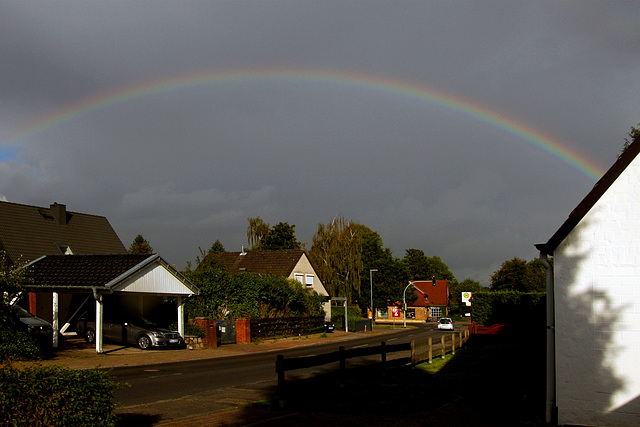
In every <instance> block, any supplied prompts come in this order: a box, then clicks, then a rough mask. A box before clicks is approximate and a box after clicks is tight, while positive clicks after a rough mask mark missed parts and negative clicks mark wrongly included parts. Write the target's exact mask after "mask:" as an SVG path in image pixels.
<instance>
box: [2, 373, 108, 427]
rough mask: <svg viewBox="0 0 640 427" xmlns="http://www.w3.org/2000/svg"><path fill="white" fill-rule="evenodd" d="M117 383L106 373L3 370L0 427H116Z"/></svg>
mask: <svg viewBox="0 0 640 427" xmlns="http://www.w3.org/2000/svg"><path fill="white" fill-rule="evenodd" d="M115 386H116V385H115V383H114V382H113V381H112V380H111V379H109V378H108V376H107V374H106V372H102V371H98V370H97V369H91V370H73V369H69V368H64V367H60V366H49V367H47V366H34V367H28V368H25V369H22V370H20V369H16V368H13V367H12V366H10V365H4V366H2V367H0V424H1V425H9V426H90V425H94V426H96V425H100V426H113V425H115V423H116V416H115V414H114V413H113V410H114V409H115V403H114V401H113V391H114V389H115Z"/></svg>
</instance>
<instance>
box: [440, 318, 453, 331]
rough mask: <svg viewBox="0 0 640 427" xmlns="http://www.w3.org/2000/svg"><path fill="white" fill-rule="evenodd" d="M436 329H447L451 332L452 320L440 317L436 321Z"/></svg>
mask: <svg viewBox="0 0 640 427" xmlns="http://www.w3.org/2000/svg"><path fill="white" fill-rule="evenodd" d="M438 329H448V330H450V331H453V320H451V319H449V318H448V317H441V318H440V320H438Z"/></svg>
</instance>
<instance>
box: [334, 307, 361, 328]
mask: <svg viewBox="0 0 640 427" xmlns="http://www.w3.org/2000/svg"><path fill="white" fill-rule="evenodd" d="M347 319H348V322H349V330H350V331H355V330H356V322H357V321H358V320H362V312H361V311H360V307H358V306H351V305H350V306H347ZM331 321H332V322H333V324H334V325H335V326H336V330H339V331H340V330H341V331H344V306H342V305H332V306H331Z"/></svg>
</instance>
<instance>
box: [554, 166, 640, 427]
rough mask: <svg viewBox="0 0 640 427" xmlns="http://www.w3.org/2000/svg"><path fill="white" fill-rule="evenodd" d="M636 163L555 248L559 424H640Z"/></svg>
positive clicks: (639, 178) (639, 184) (639, 186)
mask: <svg viewBox="0 0 640 427" xmlns="http://www.w3.org/2000/svg"><path fill="white" fill-rule="evenodd" d="M639 161H640V157H638V158H636V160H634V162H633V163H632V164H631V165H629V167H627V169H626V170H625V171H624V172H623V174H622V175H621V176H620V177H619V178H618V179H617V180H616V182H614V183H613V185H612V186H611V187H610V188H609V190H608V191H607V192H606V193H605V194H604V195H603V196H602V197H601V199H600V200H599V201H598V203H597V204H596V205H595V206H594V207H593V208H592V209H591V211H590V212H589V213H588V214H587V215H586V216H585V218H584V219H583V220H582V221H581V223H580V224H578V226H577V227H576V228H575V229H574V230H573V231H572V233H571V234H570V235H569V236H568V237H567V238H566V239H565V240H564V241H563V242H562V243H561V244H560V245H559V246H558V248H557V249H556V251H555V253H554V262H555V293H556V294H555V301H556V306H555V312H556V378H557V405H558V423H559V424H560V425H563V424H574V425H607V426H612V425H640V403H638V397H639V396H640V163H639Z"/></svg>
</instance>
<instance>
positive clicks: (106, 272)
mask: <svg viewBox="0 0 640 427" xmlns="http://www.w3.org/2000/svg"><path fill="white" fill-rule="evenodd" d="M24 268H25V269H26V270H27V276H28V277H29V278H30V279H31V280H32V283H31V284H30V285H28V286H26V288H27V289H29V290H30V291H49V292H50V291H56V292H60V291H65V292H87V291H93V290H94V289H95V290H99V291H109V292H138V293H152V294H166V295H192V294H198V293H199V290H198V288H197V287H196V286H194V285H193V284H192V283H191V282H189V280H188V279H186V278H185V277H184V276H183V275H182V274H180V273H179V272H178V271H177V270H175V269H174V268H173V267H171V266H170V265H168V264H167V263H166V262H165V261H164V260H163V259H162V258H160V256H158V255H132V254H126V255H48V256H44V257H41V258H39V259H37V260H35V261H32V262H31V263H29V264H27V265H26V266H25V267H24Z"/></svg>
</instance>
